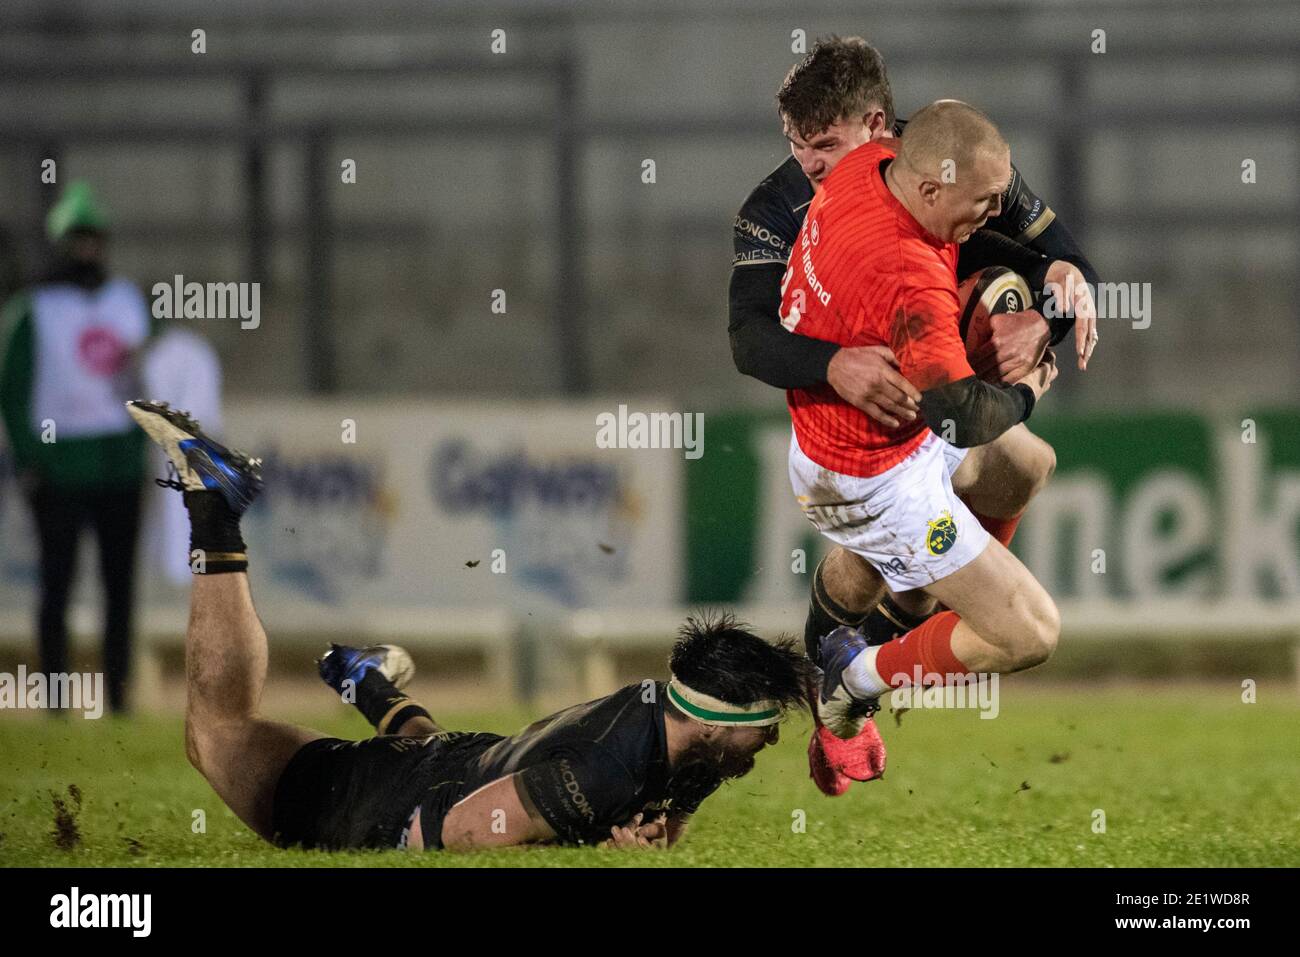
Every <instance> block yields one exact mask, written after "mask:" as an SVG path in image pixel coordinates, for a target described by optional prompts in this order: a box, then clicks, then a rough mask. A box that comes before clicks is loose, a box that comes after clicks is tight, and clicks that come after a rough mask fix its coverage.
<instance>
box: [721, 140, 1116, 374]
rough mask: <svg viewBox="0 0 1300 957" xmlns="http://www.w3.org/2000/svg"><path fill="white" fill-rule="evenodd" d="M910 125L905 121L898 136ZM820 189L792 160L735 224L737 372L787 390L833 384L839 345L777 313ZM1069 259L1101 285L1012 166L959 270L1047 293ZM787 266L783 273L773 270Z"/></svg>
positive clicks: (1055, 338) (1061, 332)
mask: <svg viewBox="0 0 1300 957" xmlns="http://www.w3.org/2000/svg"><path fill="white" fill-rule="evenodd" d="M904 125H906V123H905V121H899V123H898V124H897V126H896V128H895V129H896V135H899V134H901V132H902V129H903V126H904ZM812 198H813V186H812V183H811V182H809V181H808V177H807V176H805V175H804V173H803V170H802V169H801V168H800V166H799V162H798V160H796V159H795V158H794V157H793V156H789V157H787V158H786V159H785V161H784V162H782V163H781V164H780V165H779V166H777V167H776V169H774V170H773V171H772V172H771V173H769V174H768V175H767V176H766V177H764V179H763V181H762V182H760V183H759V184H758V186H756V187H755V188H754V189H753V190H752V191H751V192H750V194H749V196H748V197H747V198H746V200H745V202H744V204H743V205H742V206H741V208H740V211H739V212H738V213H737V214H736V218H735V221H734V223H733V226H732V260H731V262H732V271H731V289H730V295H729V299H730V308H729V318H728V331H729V333H730V336H731V350H732V358H733V359H734V361H735V364H736V368H737V369H739V370H740V371H741V372H742V373H744V374H745V375H750V376H754V377H755V378H757V379H760V380H761V381H763V382H766V383H767V384H768V385H772V386H776V387H777V388H781V389H806V388H812V387H814V386H816V385H818V384H819V383H822V382H825V381H826V367H827V366H828V365H829V363H830V360H831V358H832V357H833V356H834V355H835V353H836V352H837V351H839V348H840V347H839V346H838V345H836V344H834V343H830V342H823V341H821V340H818V339H812V338H809V337H807V336H800V335H796V334H795V333H792V332H788V331H787V330H786V329H785V328H784V327H782V326H781V324H780V319H779V317H778V315H777V313H778V310H779V308H780V304H781V293H780V282H781V277H782V275H783V273H784V271H785V265H786V262H787V260H788V259H789V258H790V251H791V250H792V249H793V248H794V243H795V241H796V240H797V238H798V236H799V230H800V229H801V228H802V226H803V221H804V217H805V216H806V215H807V212H808V204H809V203H811V202H812ZM1056 259H1064V260H1066V261H1068V262H1071V263H1074V265H1076V266H1078V268H1079V271H1080V272H1082V273H1083V276H1084V278H1085V279H1086V280H1087V281H1088V282H1089V283H1091V284H1093V286H1094V288H1095V286H1096V283H1097V282H1098V280H1099V277H1098V275H1097V273H1096V270H1094V269H1093V267H1092V264H1091V263H1089V262H1088V259H1087V258H1086V257H1085V256H1084V255H1083V252H1082V251H1081V250H1080V249H1079V247H1078V244H1077V243H1076V242H1075V240H1074V237H1073V236H1072V235H1071V234H1070V231H1069V230H1068V229H1066V228H1065V225H1064V223H1062V222H1061V221H1060V220H1058V219H1057V218H1056V214H1055V213H1054V212H1053V211H1052V209H1051V207H1049V206H1048V205H1047V203H1045V202H1044V201H1043V200H1042V199H1041V198H1039V197H1038V196H1037V195H1036V194H1035V193H1034V191H1033V190H1031V189H1030V188H1029V186H1028V185H1027V184H1026V183H1025V180H1024V177H1023V176H1022V175H1021V173H1020V171H1019V170H1018V169H1016V168H1015V166H1014V165H1013V166H1012V167H1011V180H1010V182H1009V183H1008V184H1007V191H1006V193H1004V194H1003V197H1002V212H1001V213H1000V214H999V215H998V216H996V217H994V218H991V219H989V221H988V222H987V223H985V225H984V227H983V228H982V229H979V230H976V232H975V234H974V235H973V236H971V238H970V239H969V240H967V241H966V242H965V243H963V244H962V245H961V248H960V253H959V260H958V264H957V271H958V275H959V276H963V277H964V276H967V275H970V274H971V273H973V272H975V271H977V270H979V269H982V268H983V267H985V266H988V265H994V264H998V265H1006V266H1010V267H1011V268H1012V269H1015V270H1016V271H1017V272H1019V273H1021V274H1022V275H1024V276H1025V278H1026V279H1027V280H1028V281H1029V283H1030V286H1031V287H1032V288H1034V289H1035V290H1037V291H1038V294H1037V296H1036V299H1035V304H1036V305H1038V306H1040V307H1041V305H1042V296H1041V290H1042V285H1043V278H1044V276H1045V274H1046V271H1047V266H1048V265H1049V264H1050V262H1051V261H1052V260H1056ZM772 267H780V268H772ZM1072 326H1073V320H1072V319H1069V318H1062V319H1061V320H1059V321H1056V322H1054V323H1053V324H1052V342H1053V343H1054V344H1055V343H1057V342H1059V341H1061V339H1063V338H1064V337H1065V335H1066V334H1067V333H1068V332H1069V331H1070V329H1071V328H1072Z"/></svg>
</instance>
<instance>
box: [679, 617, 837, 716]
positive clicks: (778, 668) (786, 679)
mask: <svg viewBox="0 0 1300 957" xmlns="http://www.w3.org/2000/svg"><path fill="white" fill-rule="evenodd" d="M668 666H669V668H671V669H672V672H673V674H674V675H676V676H677V677H678V678H679V679H681V681H682V682H684V683H685V684H686V685H688V686H689V687H691V688H693V689H695V690H696V691H701V692H703V693H704V694H707V695H712V696H713V697H715V698H720V699H721V700H723V701H726V702H727V703H728V704H735V705H746V704H750V703H752V702H754V701H759V700H762V699H769V700H772V701H776V702H778V703H779V704H780V705H781V707H783V708H790V707H796V708H802V707H806V704H807V702H806V700H805V698H804V687H805V685H806V683H807V681H808V679H809V678H811V677H812V674H813V665H812V662H811V661H809V660H808V658H807V656H806V655H804V653H803V652H802V651H801V650H797V649H796V648H795V642H794V639H793V638H791V637H790V636H788V635H782V636H780V637H778V638H777V639H776V640H775V641H764V640H763V639H762V638H760V637H758V636H757V635H755V634H754V633H753V632H751V631H749V626H748V625H746V624H744V623H743V622H739V621H737V620H736V617H735V616H734V615H732V614H730V613H728V612H708V611H704V612H697V613H696V614H694V615H691V616H690V617H689V618H687V619H686V623H685V624H683V625H682V627H681V628H680V629H679V630H678V632H677V643H676V644H674V645H673V650H672V653H671V654H670V655H669V657H668Z"/></svg>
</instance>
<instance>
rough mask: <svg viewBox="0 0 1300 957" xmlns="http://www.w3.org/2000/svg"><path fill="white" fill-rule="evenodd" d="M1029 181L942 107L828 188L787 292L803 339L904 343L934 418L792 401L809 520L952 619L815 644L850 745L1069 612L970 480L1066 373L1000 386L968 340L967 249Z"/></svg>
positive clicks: (973, 114) (1040, 370) (788, 317)
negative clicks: (905, 696) (903, 690)
mask: <svg viewBox="0 0 1300 957" xmlns="http://www.w3.org/2000/svg"><path fill="white" fill-rule="evenodd" d="M1011 175H1012V172H1011V163H1010V149H1009V147H1008V146H1007V144H1006V141H1005V140H1003V138H1002V136H1001V135H1000V133H999V132H998V130H997V128H996V127H995V126H994V125H993V123H992V122H991V121H990V120H989V119H988V118H987V117H985V116H984V115H983V114H982V113H980V112H979V111H978V110H976V109H974V108H973V107H971V106H968V105H967V104H964V103H959V102H957V101H954V100H944V101H940V102H938V103H934V104H931V105H930V106H928V107H926V108H925V109H924V110H922V111H920V112H919V113H917V114H915V115H914V116H913V117H912V118H911V120H910V122H909V123H908V125H907V127H906V128H905V129H904V131H903V136H902V139H901V141H900V142H899V143H898V145H897V151H895V149H894V148H893V146H892V145H885V144H882V143H868V144H866V145H864V146H860V147H858V148H857V149H855V150H853V151H852V152H850V153H849V154H848V155H847V156H846V157H845V158H844V159H842V160H841V161H840V162H839V163H838V164H837V165H836V167H835V169H834V171H833V172H832V173H831V174H830V175H829V176H827V177H826V178H825V179H824V180H823V181H822V182H821V188H820V189H819V190H818V192H817V195H816V196H815V197H814V199H813V200H812V202H811V205H810V206H809V208H808V212H807V216H806V217H805V219H804V223H803V226H802V228H801V229H800V231H799V235H798V239H797V242H796V244H795V247H794V249H793V251H792V253H791V256H790V264H789V267H788V268H787V270H786V273H785V276H784V278H783V280H782V301H781V311H780V315H781V322H782V325H784V326H785V328H786V329H787V330H789V331H790V332H793V333H796V334H798V335H804V336H810V337H813V338H816V339H820V340H823V341H827V342H833V343H837V344H839V345H840V346H843V347H852V348H857V347H863V346H883V347H887V348H888V349H890V350H891V351H892V352H893V354H894V356H896V357H897V361H898V367H899V371H900V373H901V374H902V375H903V376H904V377H905V378H906V379H907V380H908V382H909V383H910V384H911V385H912V386H913V387H915V389H916V390H917V391H918V392H919V393H920V396H921V398H920V401H919V410H920V413H921V414H920V416H919V417H918V418H916V419H914V420H911V421H906V422H901V423H899V424H897V425H895V426H887V425H883V424H881V423H880V422H878V421H876V420H875V419H873V418H872V417H871V416H870V415H868V414H867V413H866V412H864V411H862V410H861V409H859V408H857V407H855V406H854V405H853V404H851V403H850V402H848V401H847V400H845V399H844V398H843V397H842V396H841V395H840V394H839V393H838V392H836V390H835V389H834V388H833V387H832V386H830V385H829V384H820V385H814V386H812V387H811V388H801V389H791V390H789V391H788V393H787V401H788V405H789V409H790V415H791V419H792V420H793V425H794V430H793V431H794V434H793V436H792V441H791V446H790V478H791V482H792V484H793V486H794V491H795V495H796V498H797V499H798V501H799V504H800V506H801V507H802V509H803V511H804V513H805V515H806V516H807V517H808V519H809V520H810V521H811V522H812V524H813V525H814V526H815V527H816V528H817V529H818V530H819V531H820V532H822V534H824V535H825V536H826V537H827V538H829V539H830V540H831V541H833V542H834V543H835V544H836V545H838V546H840V547H841V548H843V549H846V550H847V551H849V552H852V553H853V554H855V555H858V556H860V557H861V558H862V559H865V560H866V562H868V563H869V564H870V565H871V567H873V568H874V569H875V571H876V572H877V573H878V574H879V575H880V577H881V578H882V579H883V580H884V582H885V584H886V585H888V587H889V588H890V589H891V590H892V591H894V592H895V593H907V592H911V591H914V590H922V591H924V592H925V593H926V594H927V595H929V596H930V597H931V598H933V599H934V600H936V601H938V602H940V603H941V604H942V605H943V606H944V607H945V608H946V609H947V610H945V611H943V612H940V613H939V614H936V615H934V616H932V617H930V618H928V619H927V620H925V621H924V622H923V623H921V624H920V625H919V626H917V627H915V628H912V629H911V630H909V631H907V632H906V633H905V634H903V635H901V636H900V637H898V638H896V639H895V640H893V641H889V642H886V643H884V644H879V645H869V644H868V642H867V640H866V637H865V636H864V635H863V634H862V632H861V631H860V630H859V629H857V628H851V627H847V626H843V627H839V628H836V629H834V630H833V631H831V632H830V633H829V634H826V635H824V636H821V637H820V638H819V639H817V640H815V641H814V642H813V644H814V646H815V647H814V648H813V649H812V650H813V652H814V654H815V657H816V660H817V662H818V664H819V666H820V667H821V669H822V672H823V679H822V686H821V689H820V694H819V701H818V705H819V712H820V716H821V719H822V721H823V723H824V724H825V725H826V727H827V728H828V729H829V730H830V731H831V732H832V733H833V734H835V735H836V736H838V737H840V738H848V737H852V736H854V735H855V734H856V733H857V732H858V731H859V730H860V728H861V726H862V721H863V719H864V718H865V717H869V715H870V714H871V713H872V712H873V711H874V710H875V709H876V708H877V707H878V705H877V699H878V698H879V696H880V695H881V694H883V693H885V692H886V691H889V690H890V689H891V688H897V687H902V686H906V685H912V684H915V683H916V682H917V680H918V678H919V680H920V681H921V682H922V683H926V684H929V683H944V684H948V683H954V682H956V681H961V680H966V676H968V675H970V674H972V673H991V672H999V673H1000V672H1013V671H1019V670H1022V669H1024V668H1029V667H1032V666H1034V665H1036V664H1039V663H1041V662H1042V661H1044V660H1046V659H1047V657H1048V656H1049V655H1050V654H1051V653H1052V651H1053V650H1054V649H1055V647H1056V642H1057V639H1058V636H1059V632H1060V618H1059V614H1058V612H1057V610H1056V606H1055V604H1054V603H1053V602H1052V600H1051V598H1050V597H1049V596H1048V595H1047V593H1046V591H1045V590H1044V589H1043V588H1042V586H1041V585H1040V584H1039V583H1038V582H1037V581H1036V580H1035V579H1034V577H1033V575H1032V574H1030V572H1029V570H1028V569H1027V568H1025V566H1024V565H1023V564H1021V562H1020V561H1019V560H1018V559H1017V558H1016V557H1015V556H1014V555H1012V554H1011V552H1009V551H1008V550H1007V549H1006V548H1005V547H1004V546H1003V545H1002V544H1001V543H1000V542H999V541H997V540H996V539H995V538H993V537H992V536H991V535H990V534H989V532H988V531H987V530H985V528H984V527H983V526H982V525H981V524H980V522H979V521H978V520H977V519H976V517H975V515H974V514H973V513H972V512H971V510H970V508H969V507H968V506H967V505H966V503H965V502H964V501H962V499H961V498H960V497H958V495H957V494H956V493H955V492H954V490H953V475H954V473H955V472H956V471H957V470H958V468H967V467H968V463H972V464H971V465H970V466H969V467H978V465H977V464H976V463H977V462H978V458H979V451H980V450H979V448H978V447H979V446H983V445H985V444H987V443H989V442H991V441H993V440H994V439H996V438H997V437H998V436H999V435H1001V434H1003V433H1005V432H1006V431H1008V430H1009V429H1011V428H1013V427H1014V426H1016V425H1018V424H1019V423H1021V422H1024V421H1025V420H1026V419H1027V418H1028V417H1029V415H1030V413H1031V412H1032V410H1033V407H1034V403H1035V402H1036V401H1037V399H1038V398H1039V397H1040V396H1041V395H1042V394H1043V393H1044V392H1045V391H1046V390H1047V389H1048V387H1049V386H1050V385H1051V382H1052V380H1053V379H1054V378H1055V376H1056V366H1055V363H1054V360H1053V358H1052V355H1051V352H1050V350H1049V351H1047V352H1046V353H1045V354H1044V356H1043V359H1042V361H1040V362H1039V363H1038V364H1037V365H1035V366H1034V367H1033V368H1032V369H1030V370H1028V371H1027V373H1025V374H1024V375H1023V376H1021V377H1020V378H1019V380H1018V381H1017V382H1015V383H1013V384H1010V385H995V384H992V383H989V382H985V381H983V380H982V379H980V378H979V377H978V376H976V375H975V372H974V370H973V369H972V368H971V366H970V363H969V362H968V360H967V357H966V349H965V345H964V343H963V341H962V338H961V335H960V332H959V328H958V313H959V301H958V295H957V275H956V264H957V251H958V244H960V243H962V242H965V241H966V240H967V239H969V238H970V237H971V236H972V235H973V234H974V233H975V231H976V230H978V229H979V228H980V227H981V226H983V225H984V224H985V222H987V221H988V219H989V218H990V217H992V216H996V215H997V214H998V213H999V212H1000V206H1001V201H1002V196H1003V194H1004V192H1005V191H1006V189H1007V185H1008V182H1009V180H1010V178H1011ZM940 430H942V431H944V432H946V433H947V434H949V435H951V436H952V439H951V440H950V442H951V444H950V443H948V442H944V441H943V440H941V439H940V438H939V437H938V435H936V434H935V433H936V431H940ZM966 448H969V449H972V451H971V452H970V454H967V455H965V456H964V457H963V456H961V455H960V454H954V453H958V452H959V451H960V450H961V449H966ZM950 450H951V451H950Z"/></svg>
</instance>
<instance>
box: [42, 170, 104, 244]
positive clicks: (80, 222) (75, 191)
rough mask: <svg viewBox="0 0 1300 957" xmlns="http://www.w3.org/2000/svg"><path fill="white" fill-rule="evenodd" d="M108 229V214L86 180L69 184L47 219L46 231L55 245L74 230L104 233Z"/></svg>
mask: <svg viewBox="0 0 1300 957" xmlns="http://www.w3.org/2000/svg"><path fill="white" fill-rule="evenodd" d="M107 228H108V214H107V213H105V212H104V208H103V207H102V206H100V205H99V202H98V201H97V200H96V199H95V194H94V192H93V191H92V190H91V188H90V184H89V183H87V182H86V181H85V180H84V179H79V180H77V181H75V182H73V183H69V184H68V188H67V189H65V190H64V191H63V195H62V196H60V197H59V201H58V202H57V203H55V204H54V206H53V207H52V208H51V209H50V214H49V216H47V217H46V218H45V231H46V232H47V233H48V234H49V237H50V241H51V242H55V243H57V242H58V241H59V240H61V239H62V238H63V237H64V236H66V235H67V234H68V233H70V232H71V231H72V230H74V229H86V230H93V231H94V232H103V231H104V230H105V229H107Z"/></svg>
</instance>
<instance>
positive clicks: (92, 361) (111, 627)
mask: <svg viewBox="0 0 1300 957" xmlns="http://www.w3.org/2000/svg"><path fill="white" fill-rule="evenodd" d="M46 226H47V230H48V233H49V237H50V240H51V242H52V243H53V244H54V261H53V264H52V266H51V269H50V271H49V273H48V275H47V276H46V278H45V279H44V280H42V281H40V282H37V283H36V284H34V285H32V286H30V287H28V288H27V289H24V290H22V291H20V292H19V293H18V294H17V295H16V296H14V297H13V298H12V299H11V300H10V301H9V302H8V303H7V304H6V306H5V307H4V311H3V314H2V316H0V328H2V329H3V331H2V332H0V335H3V339H0V343H2V345H0V418H3V420H4V424H5V429H6V431H7V432H8V435H9V444H10V446H11V447H12V451H13V456H14V464H15V471H16V472H17V474H18V477H19V484H20V486H21V487H22V489H23V491H24V493H25V494H26V497H27V499H28V501H29V502H30V503H31V507H32V513H33V516H34V519H35V525H36V529H37V533H38V536H39V538H40V609H39V613H38V623H37V632H38V636H39V644H40V657H41V669H42V670H43V671H44V672H45V673H47V674H54V673H59V672H66V671H67V670H68V628H67V608H68V598H69V596H70V594H71V590H72V584H73V580H74V577H75V573H76V561H77V546H78V542H79V540H80V538H81V531H82V529H83V528H84V527H85V526H87V525H89V526H91V527H92V528H94V530H95V534H96V538H97V540H98V545H99V567H100V575H101V577H102V579H103V585H104V655H103V667H104V672H105V684H106V686H107V689H108V699H109V707H110V709H111V710H112V711H114V712H115V713H121V712H123V711H124V710H125V709H126V704H127V701H126V689H127V676H128V672H129V667H130V642H131V613H132V604H133V591H134V573H135V553H136V539H137V537H138V530H139V525H140V498H141V486H142V484H143V480H144V449H143V446H142V439H141V435H140V431H139V429H137V428H135V426H134V424H133V423H132V421H131V418H130V417H129V416H128V415H127V413H126V408H125V406H124V405H123V403H124V402H125V401H126V399H128V398H130V397H131V395H132V394H133V393H134V391H135V383H134V382H133V378H134V377H133V361H134V358H135V355H136V353H137V351H138V350H139V349H140V347H141V346H142V345H143V344H144V342H145V340H146V339H147V337H148V335H149V332H150V317H149V310H148V307H147V306H146V304H145V298H144V295H143V294H142V293H141V291H140V290H139V289H138V288H137V287H136V286H134V285H133V284H132V283H130V282H129V281H127V280H126V279H122V278H118V277H110V276H109V275H108V270H107V261H106V244H107V234H106V230H107V227H108V219H107V216H106V215H105V213H104V211H103V209H102V208H101V207H100V205H99V204H98V202H97V201H96V199H95V196H94V194H93V193H92V191H91V189H90V187H89V186H88V185H87V184H86V183H84V182H76V183H72V184H71V185H70V186H69V187H68V188H67V190H66V191H65V192H64V194H63V196H62V197H61V198H60V199H59V201H58V203H56V204H55V206H54V207H53V208H52V209H51V210H50V214H49V218H48V220H47V222H46Z"/></svg>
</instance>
